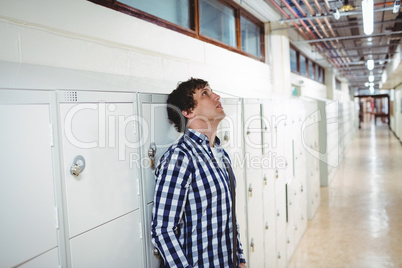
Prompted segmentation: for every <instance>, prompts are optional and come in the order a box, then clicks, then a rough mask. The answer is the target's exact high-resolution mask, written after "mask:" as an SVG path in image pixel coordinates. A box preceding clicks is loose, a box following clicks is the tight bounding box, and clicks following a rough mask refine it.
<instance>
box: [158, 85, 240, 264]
mask: <svg viewBox="0 0 402 268" xmlns="http://www.w3.org/2000/svg"><path fill="white" fill-rule="evenodd" d="M219 100H220V96H219V95H217V94H215V93H214V92H212V90H211V88H210V87H209V85H208V82H206V81H204V80H202V79H194V78H191V79H190V80H188V81H186V82H182V83H180V84H179V85H178V87H177V88H176V89H175V90H174V91H173V92H172V93H171V94H170V95H169V97H168V100H167V104H168V108H167V110H168V118H169V120H170V121H172V122H173V123H174V125H175V127H176V129H177V131H179V132H184V135H183V136H182V137H181V138H180V139H179V140H178V141H177V142H175V143H174V144H173V145H172V146H171V147H170V148H169V149H168V150H167V152H166V153H165V154H164V155H163V156H162V157H161V159H160V160H159V163H158V166H157V168H156V171H155V175H156V185H155V196H154V208H153V221H152V241H153V243H154V245H155V246H156V247H157V248H158V250H159V252H160V253H161V255H162V257H163V259H164V264H165V266H166V267H224V268H227V267H241V268H245V267H246V265H245V262H246V261H245V259H244V255H243V249H242V245H241V243H240V239H239V235H238V234H239V232H238V225H237V224H235V225H236V226H235V227H236V230H233V221H232V220H233V219H232V217H233V215H232V214H233V213H232V205H233V204H232V195H231V194H232V190H231V184H230V176H229V173H231V174H233V173H232V170H231V167H230V159H229V156H228V154H227V153H226V152H225V150H224V149H223V148H222V147H221V146H220V141H219V138H217V137H216V131H217V128H218V124H219V122H220V121H221V120H222V119H223V118H224V117H225V112H224V111H223V107H222V105H221V103H220V101H219ZM231 177H232V178H233V176H231ZM233 180H234V179H233ZM232 186H233V189H234V185H233V184H232ZM233 193H234V190H233ZM233 231H235V232H236V231H237V235H236V238H235V240H234V239H233V236H234V232H233ZM234 248H235V249H236V251H235V252H236V254H234V252H233V251H234V250H233V249H234ZM234 258H235V259H236V265H235V266H234V264H233V263H234V261H233V260H234Z"/></svg>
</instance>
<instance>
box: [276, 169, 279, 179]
mask: <svg viewBox="0 0 402 268" xmlns="http://www.w3.org/2000/svg"><path fill="white" fill-rule="evenodd" d="M275 177H276V178H279V174H278V170H275Z"/></svg>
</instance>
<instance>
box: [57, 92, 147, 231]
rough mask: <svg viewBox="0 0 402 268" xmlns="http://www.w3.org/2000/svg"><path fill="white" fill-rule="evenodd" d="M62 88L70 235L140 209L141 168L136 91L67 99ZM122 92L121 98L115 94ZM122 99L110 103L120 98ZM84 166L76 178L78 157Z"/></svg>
mask: <svg viewBox="0 0 402 268" xmlns="http://www.w3.org/2000/svg"><path fill="white" fill-rule="evenodd" d="M65 94H66V92H59V98H60V100H61V103H60V122H61V129H62V133H63V136H62V148H63V149H62V150H63V167H64V172H63V173H64V174H63V175H64V181H65V185H66V199H67V210H68V221H69V235H70V237H74V236H77V235H79V234H81V233H83V232H85V231H87V230H89V229H92V228H94V227H97V226H100V225H101V224H104V223H106V222H108V221H110V220H113V219H116V218H117V217H120V216H121V215H124V214H126V213H129V212H131V211H133V210H136V209H138V208H139V206H140V203H139V170H140V169H139V166H138V165H137V163H135V162H132V161H133V159H135V158H136V155H138V149H137V148H136V146H138V139H137V138H136V133H138V131H137V130H136V127H135V120H136V119H135V118H136V117H135V116H136V112H135V110H134V103H133V102H134V95H133V94H123V93H96V92H86V93H84V92H77V94H78V100H79V101H77V102H75V101H73V103H71V102H67V101H68V100H66V99H63V97H65ZM116 94H119V95H120V96H116ZM118 97H120V99H117V100H118V101H119V102H116V101H115V102H105V101H102V100H108V98H111V99H113V98H118ZM78 155H81V156H82V157H83V158H84V160H85V169H84V170H83V172H82V173H81V174H80V175H79V176H73V175H72V174H71V173H70V169H71V167H72V165H73V161H74V159H75V157H76V156H78Z"/></svg>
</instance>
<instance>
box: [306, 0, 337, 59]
mask: <svg viewBox="0 0 402 268" xmlns="http://www.w3.org/2000/svg"><path fill="white" fill-rule="evenodd" d="M302 1H303V2H304V4H305V5H306V6H307V8H308V9H309V10H310V12H311V14H312V15H313V16H315V15H316V13H315V12H314V10H313V8H312V6H311V5H310V3H309V2H308V0H302ZM314 1H315V3H316V5H317V7H318V8H319V10H320V12H321V14H322V9H321V7H320V5H319V4H318V2H317V0H314ZM316 21H317V22H318V24H319V25H320V27H321V29H322V30H323V33H324V34H325V36H326V37H327V38H329V34H328V32H327V31H326V30H325V27H324V26H323V25H322V23H321V22H320V20H319V19H317V18H316ZM325 23H326V24H327V26H328V28H329V29H330V31H331V33H332V35H333V36H336V35H335V33H334V31H333V30H332V27H331V25H330V24H329V22H328V20H326V21H325ZM330 43H331V45H332V47H336V45H335V44H334V43H333V41H330ZM324 44H325V43H324ZM330 58H331V59H332V55H330ZM333 61H334V62H335V63H336V65H339V64H342V61H343V60H341V61H338V60H336V59H335V60H333Z"/></svg>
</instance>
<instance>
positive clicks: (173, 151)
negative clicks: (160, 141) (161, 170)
mask: <svg viewBox="0 0 402 268" xmlns="http://www.w3.org/2000/svg"><path fill="white" fill-rule="evenodd" d="M192 154H193V148H192V144H191V143H189V141H188V138H186V136H185V135H183V136H182V137H180V138H179V139H178V140H177V141H175V142H174V143H173V144H172V145H170V147H169V148H168V149H167V150H166V152H165V153H164V154H163V155H162V157H161V159H160V161H161V162H162V161H166V160H170V159H171V158H172V157H175V156H178V155H180V156H182V157H189V158H191V156H192Z"/></svg>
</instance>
